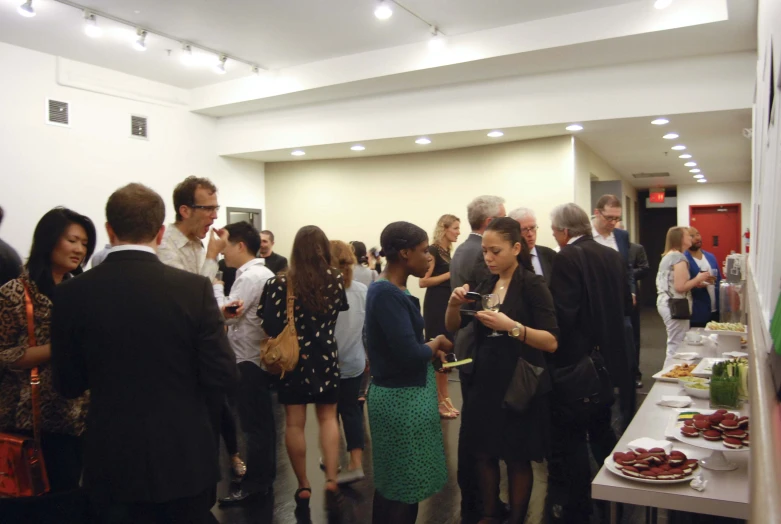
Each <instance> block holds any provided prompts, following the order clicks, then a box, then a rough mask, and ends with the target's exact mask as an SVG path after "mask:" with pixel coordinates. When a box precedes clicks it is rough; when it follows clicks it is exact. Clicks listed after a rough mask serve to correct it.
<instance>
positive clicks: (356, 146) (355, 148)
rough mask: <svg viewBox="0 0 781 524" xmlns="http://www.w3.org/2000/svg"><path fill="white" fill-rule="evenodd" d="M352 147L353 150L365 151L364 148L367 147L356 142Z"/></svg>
mask: <svg viewBox="0 0 781 524" xmlns="http://www.w3.org/2000/svg"><path fill="white" fill-rule="evenodd" d="M350 149H352V150H353V151H363V150H364V149H366V148H365V147H363V146H362V145H361V144H355V145H354V146H353V147H351V148H350Z"/></svg>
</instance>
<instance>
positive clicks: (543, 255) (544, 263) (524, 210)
mask: <svg viewBox="0 0 781 524" xmlns="http://www.w3.org/2000/svg"><path fill="white" fill-rule="evenodd" d="M508 216H509V217H510V218H512V219H513V220H515V221H516V222H518V223H519V224H520V225H521V235H522V236H523V238H524V239H525V240H526V244H527V245H528V246H529V252H530V254H531V257H532V266H533V267H534V272H535V273H537V274H538V275H540V276H541V277H543V278H544V279H545V280H546V281H547V282H548V285H550V276H551V271H552V270H553V258H554V257H555V256H556V252H555V251H554V250H552V249H551V248H549V247H545V246H539V245H537V230H538V229H539V227H538V226H537V217H536V216H535V214H534V211H532V210H531V209H529V208H528V207H519V208H517V209H513V210H512V211H510V214H509V215H508Z"/></svg>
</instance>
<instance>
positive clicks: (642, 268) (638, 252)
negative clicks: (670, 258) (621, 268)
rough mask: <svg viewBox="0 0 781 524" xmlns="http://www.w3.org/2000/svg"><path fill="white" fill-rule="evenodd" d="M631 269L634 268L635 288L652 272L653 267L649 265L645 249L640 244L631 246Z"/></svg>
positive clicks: (631, 244)
mask: <svg viewBox="0 0 781 524" xmlns="http://www.w3.org/2000/svg"><path fill="white" fill-rule="evenodd" d="M629 267H631V268H632V274H633V275H634V277H635V286H636V285H637V283H638V282H640V281H641V280H642V279H644V278H645V277H647V276H648V273H649V272H650V271H651V266H650V265H649V264H648V255H647V254H646V253H645V248H644V247H643V246H641V245H640V244H633V243H630V244H629Z"/></svg>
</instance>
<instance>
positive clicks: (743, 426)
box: [738, 417, 748, 429]
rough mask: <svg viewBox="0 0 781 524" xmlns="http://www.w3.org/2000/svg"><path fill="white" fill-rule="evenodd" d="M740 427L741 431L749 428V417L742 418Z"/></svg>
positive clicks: (739, 423) (739, 422) (739, 420)
mask: <svg viewBox="0 0 781 524" xmlns="http://www.w3.org/2000/svg"><path fill="white" fill-rule="evenodd" d="M738 426H739V427H740V428H741V429H746V428H747V427H748V417H740V418H739V419H738Z"/></svg>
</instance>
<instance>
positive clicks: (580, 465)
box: [546, 402, 618, 524]
mask: <svg viewBox="0 0 781 524" xmlns="http://www.w3.org/2000/svg"><path fill="white" fill-rule="evenodd" d="M551 408H552V409H551V411H552V417H551V418H552V428H551V429H552V431H551V453H550V456H549V458H548V498H547V501H546V513H547V514H548V518H547V521H548V522H555V523H566V524H581V523H587V522H589V515H590V514H591V465H590V461H589V448H590V451H591V454H592V455H593V456H594V461H595V462H596V463H597V464H599V465H601V464H602V463H603V462H604V461H605V458H606V457H607V456H608V455H610V453H611V452H612V451H613V448H615V446H616V444H617V442H618V441H617V439H616V435H615V432H614V431H613V428H612V427H611V425H610V417H611V407H610V406H608V405H602V406H598V407H595V408H593V409H591V410H588V409H587V408H586V407H584V406H581V407H580V409H578V408H575V409H572V408H569V409H567V408H565V407H564V406H561V405H560V404H556V403H555V402H554V403H553V405H552V406H551Z"/></svg>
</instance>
